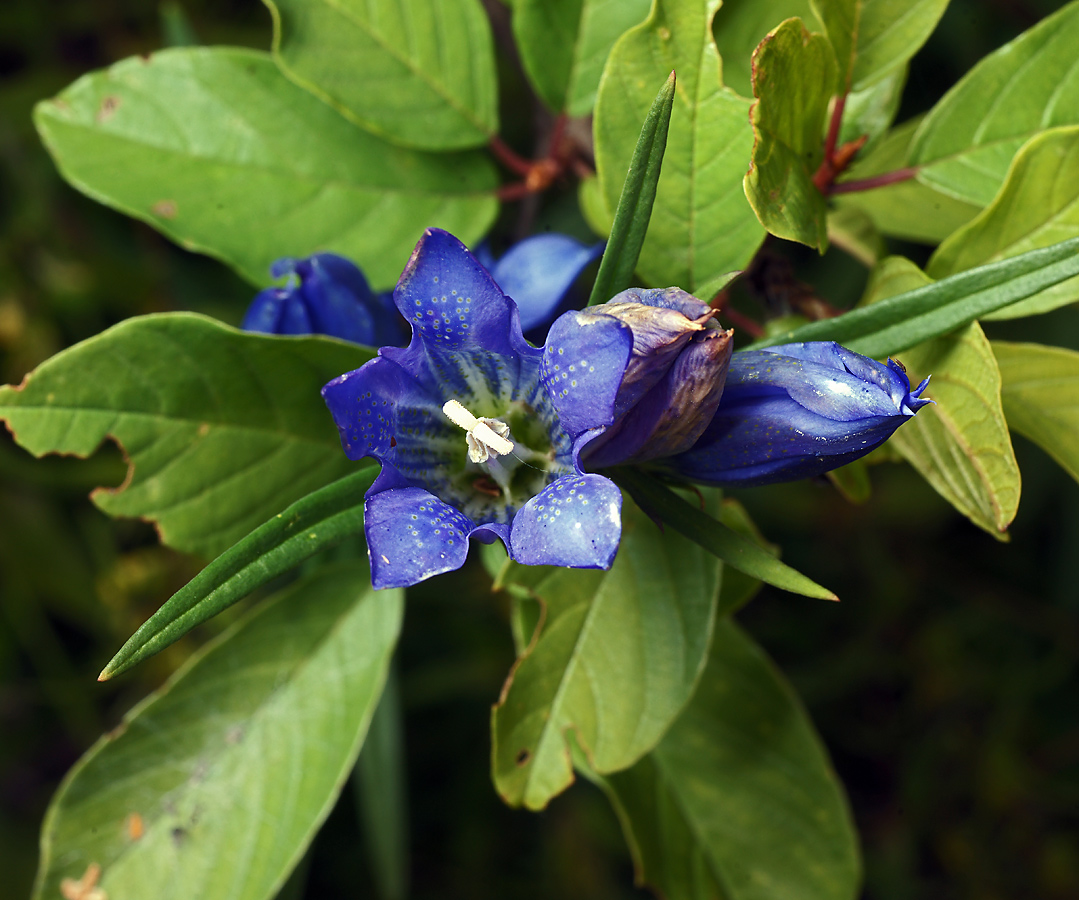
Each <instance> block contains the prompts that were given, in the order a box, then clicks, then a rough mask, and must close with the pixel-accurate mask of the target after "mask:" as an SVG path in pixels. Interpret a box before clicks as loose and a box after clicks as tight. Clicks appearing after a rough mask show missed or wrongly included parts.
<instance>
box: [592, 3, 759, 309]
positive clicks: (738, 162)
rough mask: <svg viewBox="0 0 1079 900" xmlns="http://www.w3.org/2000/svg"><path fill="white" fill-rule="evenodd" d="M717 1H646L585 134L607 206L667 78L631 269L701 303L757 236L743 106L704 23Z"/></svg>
mask: <svg viewBox="0 0 1079 900" xmlns="http://www.w3.org/2000/svg"><path fill="white" fill-rule="evenodd" d="M719 4H720V0H681V2H675V0H655V2H654V3H653V5H652V12H651V14H650V15H649V17H648V19H647V20H646V21H645V22H643V23H642V24H641V25H639V26H637V27H636V28H633V29H632V30H630V31H628V32H627V33H626V34H624V35H623V36H622V37H621V38H620V39H619V41H618V43H617V44H615V47H614V50H612V51H611V55H610V57H609V58H608V60H607V67H606V69H604V73H603V78H602V80H601V81H600V87H599V97H598V99H597V101H596V114H595V119H594V122H593V128H594V131H595V138H596V168H597V172H598V174H599V179H600V186H601V188H602V192H603V196H604V198H605V200H606V205H607V208H608V209H611V210H613V209H616V208H617V206H618V198H619V195H620V193H621V191H622V184H623V182H624V181H625V178H626V172H627V170H628V169H629V163H630V157H631V155H632V153H633V148H634V146H635V143H636V140H637V135H638V134H639V132H640V128H641V122H643V121H644V120H645V117H646V116H647V114H648V110H649V107H650V106H651V104H652V100H653V98H654V97H655V90H656V85H660V84H663V82H664V81H665V80H666V78H667V77H668V76H669V75H670V73H671V71H672V70H673V71H675V72H677V74H678V90H677V93H676V95H675V103H674V111H673V113H672V115H671V126H670V131H669V133H668V136H667V150H666V155H665V156H664V159H663V175H662V176H661V177H660V180H659V187H658V190H657V193H656V202H655V206H654V207H653V209H652V220H651V223H650V224H649V227H648V234H647V236H646V238H645V242H644V247H643V249H642V251H641V257H640V260H639V261H638V264H637V272H638V273H639V274H640V275H641V277H642V278H643V279H644V280H645V281H646V282H648V283H649V284H655V285H664V286H666V285H670V284H677V285H679V286H681V287H683V288H685V289H686V290H688V291H691V292H693V293H695V294H698V295H699V296H701V297H703V298H705V299H708V297H709V296H710V295H711V294H713V293H714V292H715V291H717V290H718V289H719V287H720V286H722V285H723V284H724V283H725V282H726V280H727V279H726V277H725V276H726V275H727V273H729V272H732V271H734V270H736V269H741V268H744V267H745V266H746V264H747V263H748V262H749V260H750V259H751V258H752V256H753V254H754V253H755V252H756V250H757V247H758V246H760V243H761V241H762V240H763V239H764V234H765V232H764V229H763V228H761V226H760V223H759V222H758V221H757V218H756V216H755V215H754V213H753V210H752V209H751V208H750V206H749V203H748V202H747V200H746V198H745V194H744V192H743V190H742V177H743V176H744V175H745V173H746V169H747V168H748V167H749V157H750V153H751V151H752V148H753V129H752V128H751V126H750V124H749V101H748V100H747V99H745V98H744V97H740V96H738V95H737V94H736V93H735V92H734V91H732V90H730V89H729V88H725V87H724V86H723V84H722V82H721V80H720V68H721V67H720V59H719V53H718V52H717V51H716V45H715V42H714V41H713V39H712V30H711V22H712V17H713V16H714V15H715V11H716V9H717V8H718V7H719Z"/></svg>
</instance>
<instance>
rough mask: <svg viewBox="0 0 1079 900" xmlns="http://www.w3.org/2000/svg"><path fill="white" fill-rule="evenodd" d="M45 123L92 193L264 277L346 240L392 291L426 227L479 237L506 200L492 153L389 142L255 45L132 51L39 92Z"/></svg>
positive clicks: (376, 280)
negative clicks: (290, 259) (282, 263)
mask: <svg viewBox="0 0 1079 900" xmlns="http://www.w3.org/2000/svg"><path fill="white" fill-rule="evenodd" d="M34 121H35V123H36V125H37V128H38V131H39V132H40V133H41V137H42V140H43V141H44V142H45V145H46V146H47V147H48V148H49V151H50V152H51V153H52V155H53V158H54V159H55V160H56V163H57V165H58V167H59V168H60V171H61V173H62V174H63V176H64V177H65V178H66V179H67V180H68V181H69V182H70V183H71V184H73V185H74V186H75V187H77V188H78V189H79V190H81V191H83V192H84V193H85V194H88V195H89V196H91V197H93V198H94V199H95V200H98V201H100V202H101V203H105V204H107V205H109V206H112V207H114V208H115V209H118V210H120V211H121V212H124V213H127V214H128V215H130V216H134V217H135V218H137V219H141V220H142V221H144V222H148V223H149V224H150V225H153V226H154V227H155V228H157V229H158V230H159V231H161V232H163V233H164V234H166V235H168V236H169V237H170V238H172V239H173V240H175V241H177V242H178V243H179V244H181V245H182V246H183V247H185V248H186V249H188V250H198V251H200V252H203V253H208V254H209V255H211V256H214V257H216V258H218V259H220V260H222V261H223V262H226V263H228V264H229V265H231V266H232V267H234V268H235V269H236V270H238V271H239V272H240V273H241V274H242V275H243V276H244V277H245V278H247V279H248V280H249V281H251V282H252V283H253V284H258V285H262V284H266V283H267V281H268V279H269V267H270V264H271V263H272V262H273V261H274V260H275V259H278V258H279V257H283V256H305V255H308V254H311V253H314V252H316V251H323V250H332V251H334V252H336V253H340V254H343V255H344V256H348V257H350V258H352V259H354V260H355V261H356V262H357V263H358V264H359V265H360V267H361V268H362V269H363V270H364V272H365V273H366V274H367V277H368V279H369V280H370V282H371V283H372V285H373V286H374V287H375V288H376V289H378V290H382V289H385V288H388V287H390V286H392V285H393V284H395V283H396V282H397V278H398V276H399V275H400V274H401V270H402V269H403V268H404V266H405V263H406V262H407V261H408V257H409V254H410V253H411V252H412V248H413V246H414V245H415V243H416V240H417V239H418V238H419V235H420V234H421V232H422V231H423V229H424V228H426V227H427V226H429V225H437V226H439V227H441V228H445V229H447V230H448V231H451V232H453V233H454V234H456V235H457V236H458V237H460V238H461V240H463V241H465V242H466V243H473V242H475V241H478V240H479V239H480V238H481V237H482V236H483V234H484V232H485V231H486V229H487V227H488V226H489V225H490V223H491V221H492V220H493V219H494V217H495V215H496V213H497V210H498V202H497V201H496V199H495V197H494V194H493V191H494V188H495V186H496V184H497V177H498V176H497V173H496V171H495V169H494V167H493V164H492V163H491V161H490V160H489V159H488V158H487V156H486V154H483V153H480V152H470V153H455V154H431V153H420V152H418V151H410V150H404V149H402V148H400V147H395V146H393V145H391V144H388V143H386V142H384V141H382V140H380V139H378V138H376V137H374V136H373V135H371V134H368V133H367V132H366V131H364V130H363V129H361V128H358V127H356V126H355V125H354V124H352V123H351V122H349V121H347V120H346V119H344V118H342V117H341V116H340V115H339V114H338V113H336V112H335V111H334V110H333V109H331V108H330V107H329V106H327V105H326V104H325V103H323V102H321V101H320V100H318V99H317V98H316V97H314V96H312V95H311V94H310V93H308V92H307V91H305V90H303V89H301V88H299V87H297V86H296V85H295V84H293V83H292V82H291V81H289V80H288V79H287V78H285V77H284V76H283V75H282V74H281V72H280V71H279V70H278V69H277V67H276V66H275V65H274V63H273V60H272V59H271V58H270V56H269V55H268V54H265V53H257V52H255V51H250V50H235V49H221V48H216V49H208V48H201V49H200V48H189V49H181V50H166V51H162V52H160V53H155V54H153V55H152V56H150V57H147V58H142V57H138V58H133V59H127V60H124V61H123V62H120V63H117V64H116V65H115V66H112V67H111V68H109V69H106V70H104V71H100V72H94V73H91V74H89V75H86V76H84V77H82V78H80V79H79V80H78V81H76V82H75V83H74V84H72V85H71V86H69V87H68V88H66V89H65V90H64V91H63V92H62V93H61V94H60V95H59V96H58V97H56V98H55V99H54V100H47V101H44V102H42V103H39V104H38V106H37V108H36V109H35V111H34Z"/></svg>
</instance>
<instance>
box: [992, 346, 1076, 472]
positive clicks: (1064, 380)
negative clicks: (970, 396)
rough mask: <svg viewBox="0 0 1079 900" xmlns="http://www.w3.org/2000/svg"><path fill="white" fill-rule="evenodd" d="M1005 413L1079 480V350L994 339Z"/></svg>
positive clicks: (1024, 433) (1015, 425)
mask: <svg viewBox="0 0 1079 900" xmlns="http://www.w3.org/2000/svg"><path fill="white" fill-rule="evenodd" d="M993 353H994V354H995V356H996V358H997V363H998V364H999V365H1000V375H1001V378H1002V379H1003V381H1004V388H1003V390H1002V391H1001V399H1002V400H1003V402H1004V415H1005V416H1006V417H1007V419H1008V425H1010V426H1011V427H1012V428H1013V429H1014V430H1015V431H1018V432H1019V433H1020V434H1021V435H1023V436H1024V437H1027V438H1029V439H1030V440H1032V441H1034V443H1035V444H1037V445H1038V446H1039V447H1041V448H1042V449H1043V450H1044V451H1045V452H1046V453H1048V454H1049V455H1050V456H1051V457H1053V459H1055V460H1056V461H1057V462H1058V463H1060V465H1061V467H1062V468H1063V469H1064V471H1066V472H1067V473H1068V474H1069V475H1071V477H1072V478H1074V479H1075V480H1076V481H1079V353H1076V352H1075V351H1074V350H1065V349H1063V348H1061V347H1045V346H1043V345H1041V344H1013V343H1008V342H1005V341H993Z"/></svg>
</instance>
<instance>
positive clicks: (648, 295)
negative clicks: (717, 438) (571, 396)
mask: <svg viewBox="0 0 1079 900" xmlns="http://www.w3.org/2000/svg"><path fill="white" fill-rule="evenodd" d="M714 314H715V311H714V310H713V309H712V308H711V307H709V306H708V304H706V303H703V302H701V301H700V300H698V299H697V298H696V297H692V296H690V295H689V294H687V293H686V292H685V291H682V290H679V289H678V288H673V287H672V288H666V289H663V290H644V289H642V288H630V289H629V290H627V291H623V292H622V293H621V294H618V295H617V296H616V297H615V298H614V299H613V300H610V301H609V302H607V303H603V304H600V305H599V306H593V307H590V308H588V309H584V310H581V311H580V312H571V313H566V314H565V315H563V316H562V317H561V318H559V320H558V321H557V322H555V324H554V325H553V326H552V327H551V333H550V335H549V336H548V341H547V346H548V347H551V346H558V347H561V348H564V350H565V352H566V353H567V354H568V355H569V356H570V357H580V356H586V355H588V350H589V348H590V347H596V346H598V345H600V344H610V345H614V344H618V343H619V342H621V343H622V344H624V347H625V356H624V359H625V363H624V368H623V373H622V378H621V381H620V382H617V393H616V394H615V395H614V397H613V398H612V400H613V402H612V404H611V410H612V413H611V419H610V423H609V425H608V427H607V428H606V429H604V430H603V431H602V432H601V433H599V434H597V435H596V436H594V437H592V438H591V439H590V441H589V442H588V443H587V445H586V446H585V447H584V450H583V453H582V460H583V461H584V462H585V464H586V465H587V467H588V468H591V469H596V468H600V467H603V466H611V465H616V464H619V463H626V462H644V461H647V460H651V459H656V458H659V457H664V456H670V455H672V454H675V453H679V452H681V451H683V450H687V449H688V448H689V447H691V446H692V445H693V443H694V442H695V441H696V440H697V439H698V438H699V437H700V435H701V433H702V432H703V431H704V429H705V428H706V427H707V426H708V423H709V422H710V421H711V419H712V414H713V413H714V412H715V410H716V408H717V406H718V404H719V401H720V397H721V395H722V393H723V383H724V379H725V377H726V372H727V366H728V364H729V362H730V358H731V333H730V332H728V331H724V330H723V329H722V328H721V327H720V326H719V324H718V323H717V322H716V321H715V319H714V318H713V317H714ZM593 353H594V351H593ZM563 390H565V389H564V388H563ZM557 402H558V400H557V399H556V403H557Z"/></svg>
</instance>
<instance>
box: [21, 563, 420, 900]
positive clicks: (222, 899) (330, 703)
mask: <svg viewBox="0 0 1079 900" xmlns="http://www.w3.org/2000/svg"><path fill="white" fill-rule="evenodd" d="M402 610H403V602H402V592H401V591H378V592H377V593H376V592H375V591H373V590H372V589H371V581H370V575H369V574H368V571H367V567H366V565H364V564H362V563H351V564H348V565H347V566H342V567H333V568H324V569H322V570H321V571H319V572H318V573H317V574H316V575H314V576H311V577H310V578H308V579H307V580H305V581H302V582H299V583H297V584H296V585H295V586H293V587H292V588H290V589H289V590H288V591H286V592H284V593H283V594H281V595H278V597H277V598H275V599H274V600H271V601H269V602H267V603H265V604H262V605H261V606H259V607H258V608H256V609H255V610H254V611H253V613H252V614H251V615H248V616H247V617H245V618H244V619H243V620H241V621H240V622H239V623H237V625H236V626H235V627H233V628H232V629H230V630H229V631H227V632H226V633H225V634H224V635H222V636H221V637H220V638H219V639H217V640H215V641H214V642H213V643H212V644H210V645H209V646H208V647H206V648H205V649H204V650H202V651H200V652H199V653H198V654H196V655H195V656H194V657H192V659H191V660H190V661H189V662H188V664H187V665H185V666H184V667H183V668H182V669H181V670H180V671H179V672H177V673H176V675H175V676H173V678H172V679H170V680H169V682H168V683H167V684H166V685H165V686H164V687H163V688H162V689H161V690H160V691H158V692H157V693H155V694H153V695H151V696H150V698H148V699H147V700H146V701H145V702H143V703H141V704H139V705H138V706H137V707H135V709H133V710H132V711H131V712H130V713H128V715H127V716H126V717H125V718H124V721H123V723H122V724H121V725H120V727H119V728H117V729H115V730H114V731H112V732H110V733H109V734H108V735H106V736H105V737H103V738H101V739H100V740H99V741H98V742H97V743H96V744H95V745H94V746H93V747H92V748H91V749H90V750H89V751H88V752H87V754H86V755H85V756H84V757H83V758H82V759H81V760H80V761H79V763H78V764H77V765H76V766H75V768H74V769H72V770H71V772H69V773H68V775H67V777H66V778H65V779H64V783H63V785H61V787H60V790H59V791H58V792H57V794H56V796H55V797H54V799H53V802H52V805H51V806H50V809H49V812H48V814H47V815H46V818H45V825H44V829H43V836H42V859H41V866H40V869H39V871H38V880H37V884H36V889H35V892H34V898H35V900H46V898H48V900H52V898H54V897H59V896H61V892H60V882H61V880H62V879H64V878H75V879H77V878H80V877H81V876H82V875H83V874H84V873H85V871H86V870H87V868H88V867H89V866H91V865H98V866H100V867H101V880H100V885H99V886H100V887H101V888H102V889H103V890H104V891H105V893H106V894H107V895H108V897H109V898H110V900H142V898H145V897H198V898H200V900H265V898H270V897H272V896H273V895H274V893H275V891H276V890H277V888H279V887H280V886H281V884H282V883H283V882H284V880H285V878H286V877H287V875H288V873H289V871H290V869H291V868H292V867H293V866H294V865H295V864H296V862H297V861H298V860H299V858H300V857H301V855H302V854H303V851H304V848H305V847H306V846H307V844H308V843H310V841H311V839H312V837H313V836H314V833H315V831H316V830H317V829H318V826H319V824H320V823H321V822H322V821H323V820H324V819H325V817H326V816H327V814H328V813H329V811H330V809H331V808H332V806H333V803H334V800H335V799H336V797H337V795H338V793H339V792H340V790H341V786H342V784H343V782H344V779H345V777H346V775H347V774H348V771H349V769H350V768H351V767H352V764H353V762H354V761H355V759H356V754H357V753H358V752H359V749H360V745H361V743H362V742H363V737H364V733H365V732H366V730H367V726H368V723H369V722H370V720H371V716H372V714H373V712H374V710H375V706H376V704H377V703H378V698H379V694H380V693H381V691H382V686H383V683H384V681H385V678H386V670H387V667H388V665H389V660H390V657H391V655H392V653H393V648H394V645H395V644H396V641H397V635H398V633H399V631H400V627H401V618H402Z"/></svg>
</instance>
